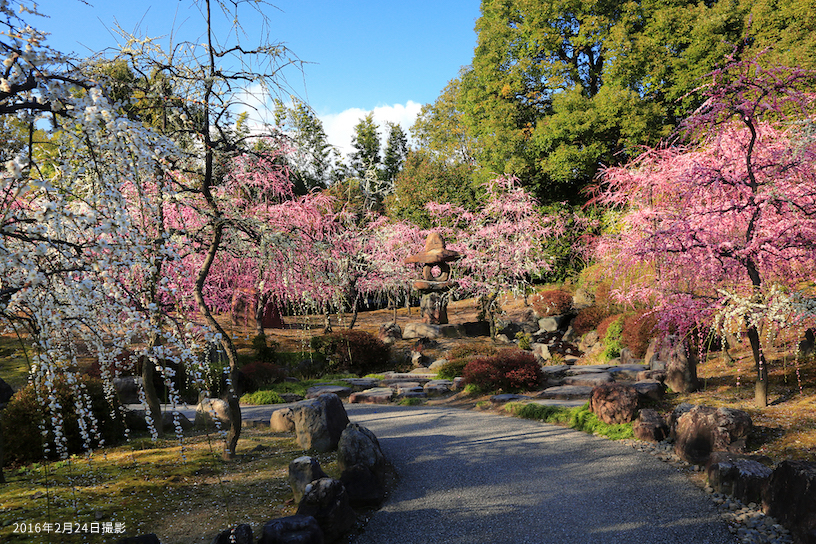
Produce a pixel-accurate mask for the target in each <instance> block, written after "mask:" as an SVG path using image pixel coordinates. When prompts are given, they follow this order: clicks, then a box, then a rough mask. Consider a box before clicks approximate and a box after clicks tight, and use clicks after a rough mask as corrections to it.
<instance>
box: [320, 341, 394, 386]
mask: <svg viewBox="0 0 816 544" xmlns="http://www.w3.org/2000/svg"><path fill="white" fill-rule="evenodd" d="M310 345H311V348H312V349H313V350H314V351H315V352H316V353H317V354H318V355H320V356H321V357H323V358H324V359H325V360H326V362H327V364H326V371H328V372H353V373H354V374H357V375H364V374H368V373H370V372H373V371H376V370H382V368H384V367H385V366H386V365H387V363H388V359H389V350H388V346H386V345H385V344H384V343H383V342H382V341H381V340H380V339H379V338H377V337H376V336H374V335H373V334H370V333H367V332H365V331H355V330H342V331H338V332H332V333H329V334H324V335H322V336H315V337H313V338H312V340H311V343H310Z"/></svg>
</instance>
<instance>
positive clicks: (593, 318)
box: [572, 305, 612, 336]
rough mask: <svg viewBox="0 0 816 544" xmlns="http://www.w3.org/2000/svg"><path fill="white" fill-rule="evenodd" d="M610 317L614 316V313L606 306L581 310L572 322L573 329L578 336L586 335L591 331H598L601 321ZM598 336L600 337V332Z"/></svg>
mask: <svg viewBox="0 0 816 544" xmlns="http://www.w3.org/2000/svg"><path fill="white" fill-rule="evenodd" d="M610 315H612V311H611V310H610V309H609V307H607V306H605V305H603V306H598V305H595V306H590V307H588V308H584V309H582V310H580V311H579V312H578V315H576V316H575V319H573V320H572V328H573V329H574V330H575V332H576V334H578V335H582V334H586V333H588V332H589V331H591V330H594V329H597V328H598V325H600V324H601V321H603V320H604V319H606V318H607V317H609V316H610ZM598 335H599V336H600V332H599V333H598Z"/></svg>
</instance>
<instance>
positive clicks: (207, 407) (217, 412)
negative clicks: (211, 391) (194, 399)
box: [193, 398, 231, 430]
mask: <svg viewBox="0 0 816 544" xmlns="http://www.w3.org/2000/svg"><path fill="white" fill-rule="evenodd" d="M216 421H217V422H218V424H217V425H216ZM193 425H194V426H195V427H196V428H197V429H201V428H206V429H213V428H216V427H218V428H220V429H221V430H227V429H229V428H230V425H231V422H230V408H229V404H228V403H227V401H225V400H223V399H209V398H205V399H202V401H201V402H199V403H198V406H196V413H195V421H194V422H193Z"/></svg>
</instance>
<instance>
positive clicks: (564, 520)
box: [346, 405, 736, 544]
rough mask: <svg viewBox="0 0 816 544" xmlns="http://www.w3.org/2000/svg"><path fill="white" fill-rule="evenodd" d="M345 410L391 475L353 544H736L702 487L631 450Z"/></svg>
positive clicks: (484, 422) (454, 416)
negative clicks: (394, 478)
mask: <svg viewBox="0 0 816 544" xmlns="http://www.w3.org/2000/svg"><path fill="white" fill-rule="evenodd" d="M346 409H347V411H348V413H349V418H350V419H351V420H352V421H353V422H356V423H360V424H362V425H364V426H366V427H368V428H369V429H371V431H373V432H374V434H375V435H377V437H378V438H379V440H380V444H381V446H382V448H383V451H384V452H385V454H386V456H387V457H388V458H389V459H391V461H392V462H393V463H394V465H395V467H396V469H397V471H398V472H399V475H400V483H399V485H398V487H397V488H396V490H395V491H394V493H393V495H392V496H391V497H390V498H389V499H388V501H387V502H386V503H385V505H384V506H383V508H382V509H381V510H380V511H378V512H377V513H375V514H374V515H373V517H372V519H371V520H370V522H369V524H368V525H367V527H366V528H365V530H364V532H363V534H362V535H360V536H359V537H357V539H356V540H355V544H373V543H376V544H387V543H394V544H397V543H398V544H413V543H416V544H420V543H421V544H428V543H435V544H442V543H450V544H476V543H485V544H488V543H490V544H503V543H507V544H511V543H512V544H521V543H536V544H549V543H565V544H573V543H574V544H578V543H587V544H589V543H592V544H596V543H617V542H620V543H627V544H632V543H677V544H704V543H734V542H736V539H735V537H734V536H732V535H731V534H730V533H729V532H728V529H727V527H726V525H725V523H723V522H722V521H720V519H719V518H718V516H717V512H716V510H715V508H714V506H713V504H712V502H711V500H710V499H709V498H708V497H707V496H706V494H705V493H704V492H703V491H702V490H700V489H698V488H697V487H696V486H694V485H693V484H692V483H691V482H690V481H689V480H688V479H687V477H686V476H684V475H683V474H681V473H679V472H678V471H677V469H675V468H672V467H671V466H669V465H666V464H665V463H662V462H660V461H658V460H657V459H655V458H653V457H652V456H650V455H646V454H642V453H639V452H635V451H633V450H632V448H631V447H628V446H625V445H622V444H617V443H615V442H612V441H609V440H605V439H602V438H598V437H594V436H591V435H587V434H585V433H580V432H576V431H572V430H568V429H564V428H561V427H556V426H551V425H547V424H542V423H539V422H535V421H530V420H523V419H517V418H511V417H507V416H502V415H500V414H494V413H485V412H478V411H472V410H460V409H455V408H443V407H432V408H428V407H399V406H389V405H383V406H367V405H347V406H346Z"/></svg>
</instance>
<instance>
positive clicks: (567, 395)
mask: <svg viewBox="0 0 816 544" xmlns="http://www.w3.org/2000/svg"><path fill="white" fill-rule="evenodd" d="M591 394H592V387H588V386H585V385H560V386H557V387H548V388H547V389H545V390H544V391H542V392H541V393H539V394H538V395H537V398H540V399H565V400H570V399H575V398H586V399H588V398H589V396H590V395H591Z"/></svg>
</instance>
